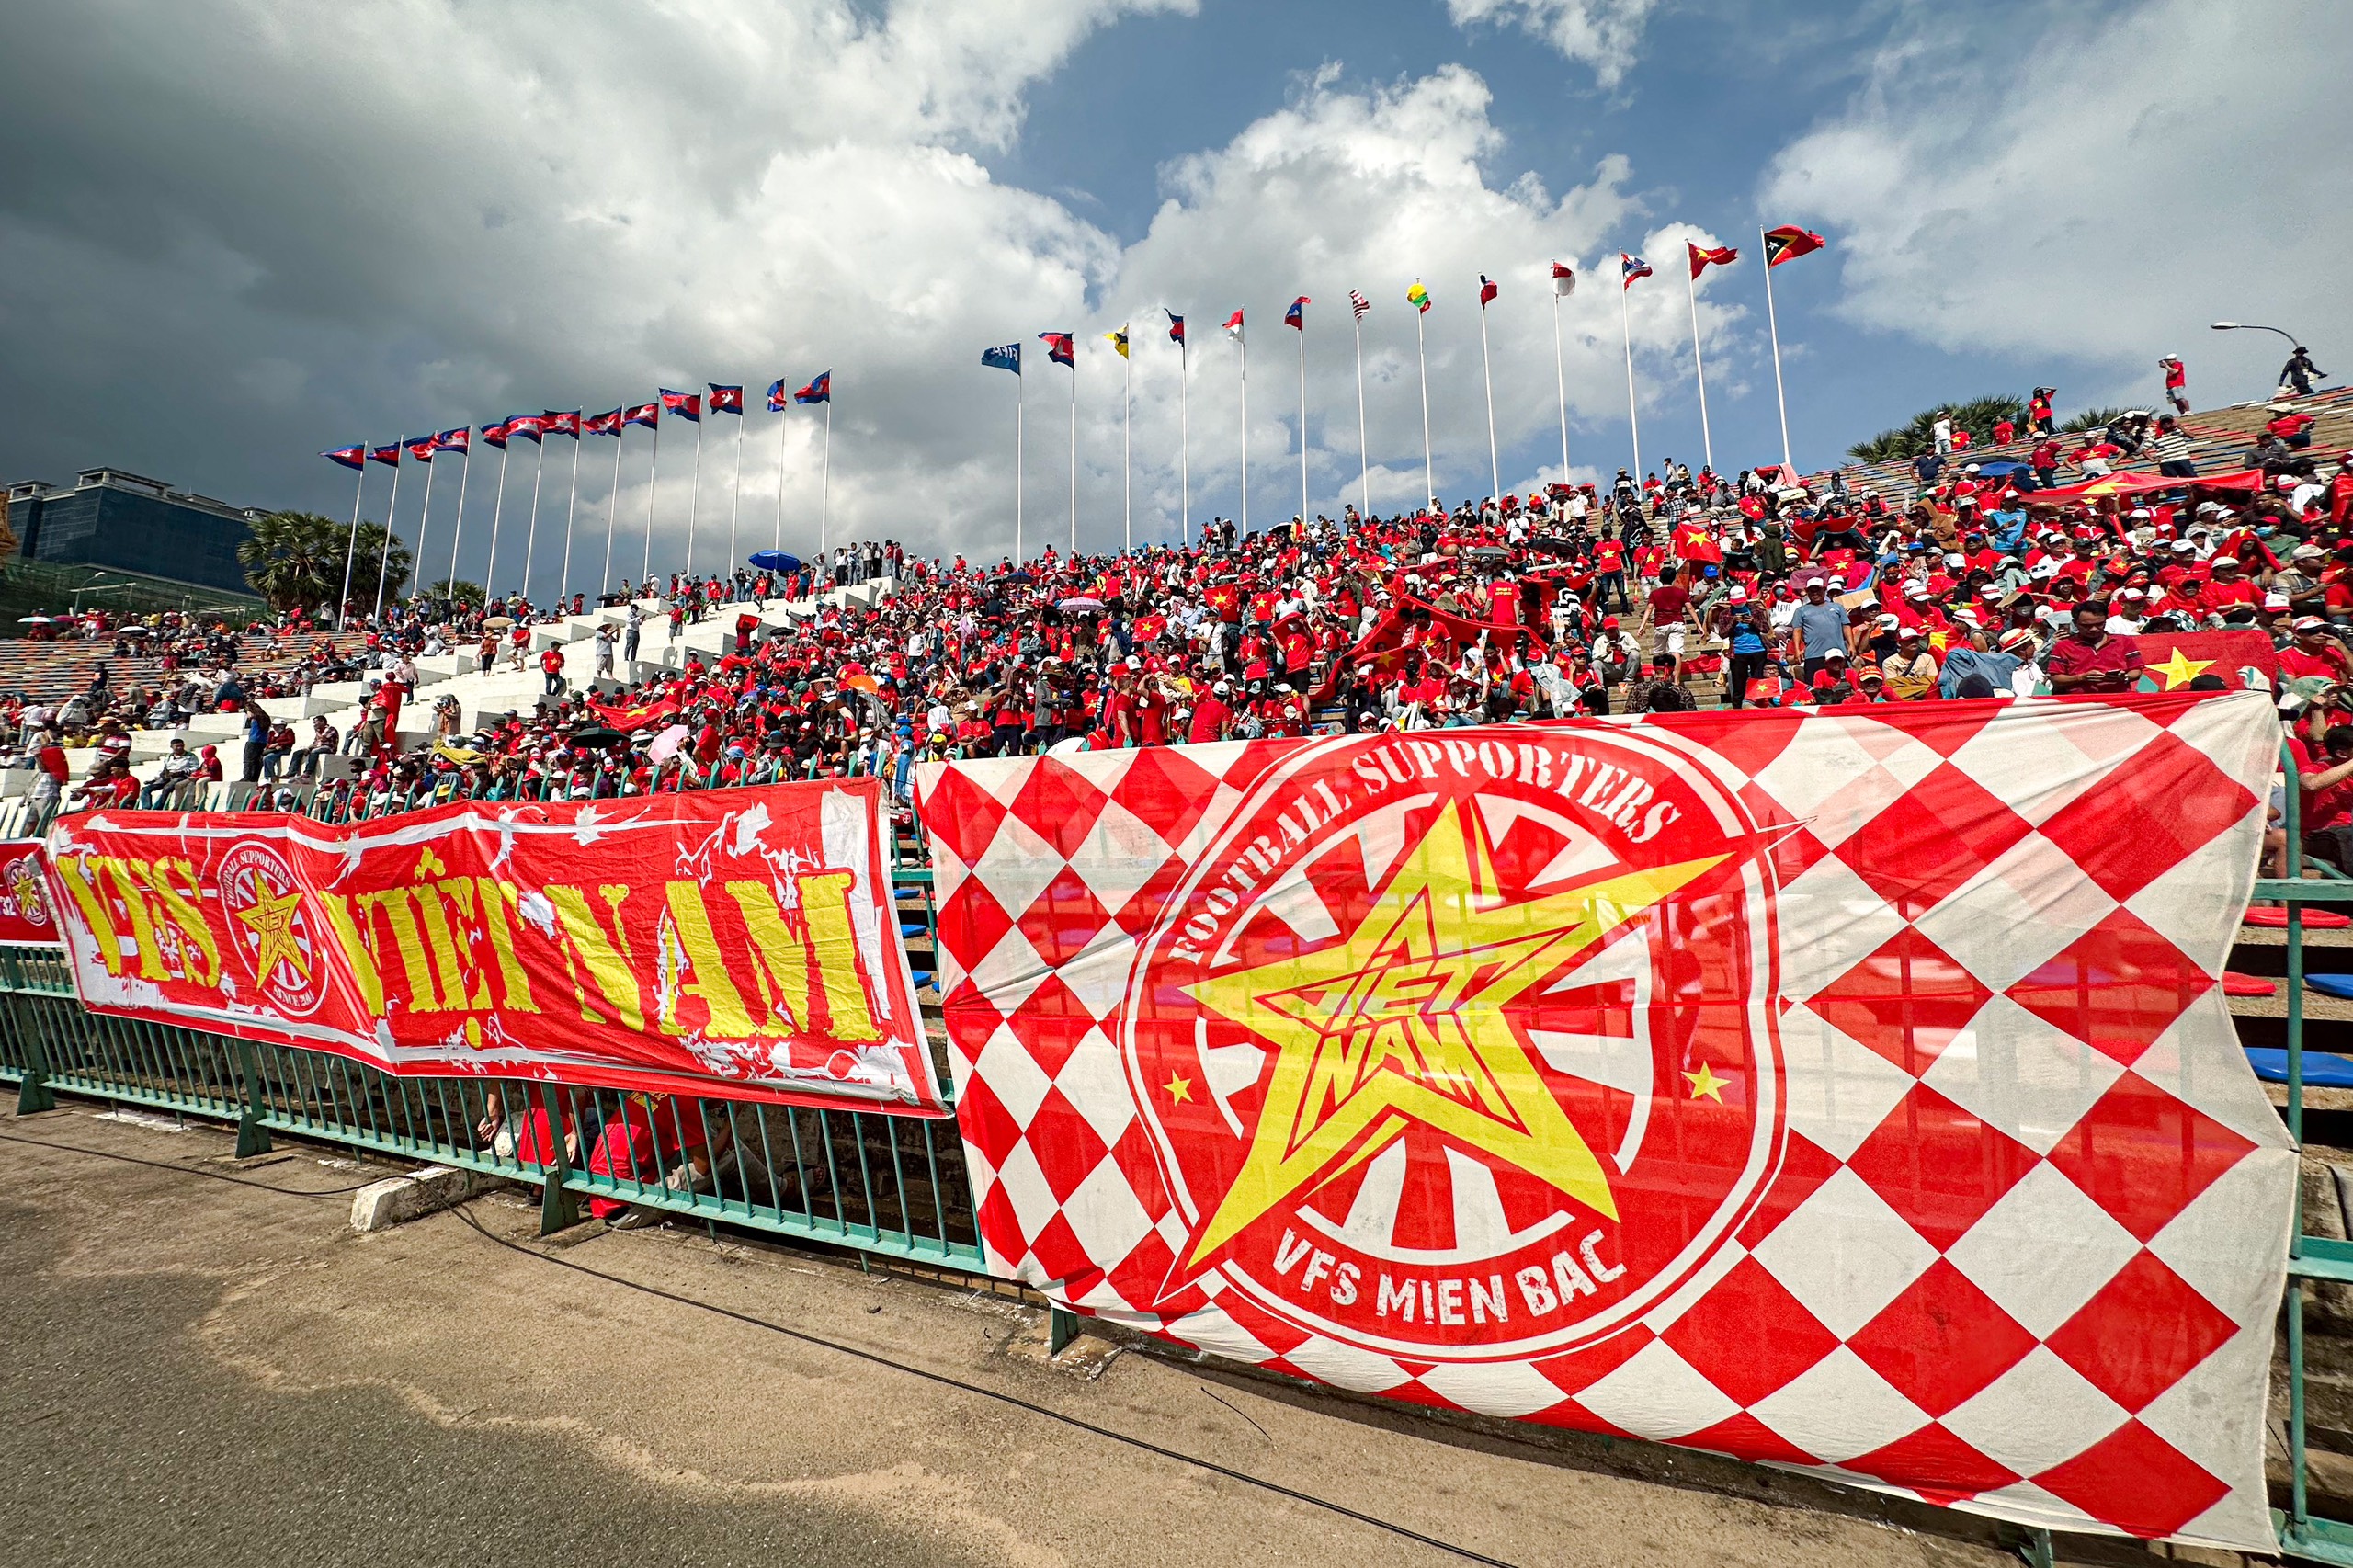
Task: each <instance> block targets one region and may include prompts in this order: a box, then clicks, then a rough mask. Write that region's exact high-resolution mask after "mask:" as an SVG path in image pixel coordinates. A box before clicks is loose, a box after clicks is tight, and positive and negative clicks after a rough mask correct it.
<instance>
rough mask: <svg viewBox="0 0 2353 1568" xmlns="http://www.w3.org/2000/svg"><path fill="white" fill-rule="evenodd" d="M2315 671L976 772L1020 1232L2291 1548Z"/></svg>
mask: <svg viewBox="0 0 2353 1568" xmlns="http://www.w3.org/2000/svg"><path fill="white" fill-rule="evenodd" d="M2277 744H2278V743H2277V735H2276V727H2275V721H2274V719H2273V716H2272V713H2271V709H2270V704H2269V702H2268V699H2267V698H2265V697H2264V696H2262V695H2259V694H2255V693H2235V694H2230V695H2220V696H2213V697H2207V698H2191V697H2188V696H2187V695H2184V696H2176V697H2135V698H2126V699H2117V700H2113V701H2104V702H2085V701H2068V702H2053V701H2044V700H2034V701H2019V702H2011V703H1995V702H1940V703H1921V704H1904V705H1900V706H1882V707H1873V708H1869V709H1841V710H1833V711H1830V712H1826V713H1822V714H1819V715H1814V714H1810V713H1806V712H1802V711H1789V712H1768V713H1744V714H1720V713H1709V714H1675V715H1665V716H1659V717H1652V718H1648V719H1643V720H1631V721H1628V720H1620V721H1610V720H1602V721H1595V722H1579V723H1573V724H1565V725H1547V726H1542V727H1536V726H1529V725H1518V726H1510V727H1505V728H1496V729H1464V730H1442V731H1429V732H1422V733H1407V734H1389V735H1373V736H1349V737H1339V738H1334V739H1326V740H1311V741H1283V742H1259V743H1250V744H1223V745H1211V746H1191V747H1159V748H1153V749H1148V750H1142V751H1120V752H1100V753H1087V754H1082V755H1079V756H1068V757H1038V758H1017V759H1006V760H1002V761H988V762H966V763H949V764H943V765H934V766H932V767H927V768H926V769H925V770H924V772H923V774H922V775H921V777H920V779H919V784H920V788H921V791H922V812H923V819H924V823H925V825H926V828H927V829H928V830H929V832H930V835H931V839H932V845H933V849H934V857H935V865H936V868H937V869H936V875H937V877H938V888H937V891H938V897H939V935H940V944H941V953H942V960H943V974H942V984H943V985H944V987H945V988H946V992H947V1010H948V1024H949V1035H950V1039H951V1040H952V1050H953V1054H954V1057H955V1061H956V1063H957V1066H958V1079H959V1085H960V1101H959V1106H958V1118H959V1123H960V1126H961V1130H962V1132H963V1137H964V1142H965V1148H966V1153H967V1156H968V1159H969V1161H970V1165H971V1169H972V1185H973V1192H974V1197H975V1201H976V1203H977V1205H978V1208H979V1214H980V1230H981V1239H982V1242H983V1245H984V1247H985V1249H986V1253H987V1257H988V1262H989V1266H990V1267H991V1268H992V1269H993V1270H994V1271H995V1272H996V1273H998V1274H1000V1275H1002V1276H1005V1277H1007V1278H1018V1279H1021V1280H1024V1281H1026V1282H1028V1283H1029V1284H1031V1285H1034V1286H1036V1287H1037V1288H1039V1289H1040V1290H1044V1291H1045V1292H1046V1293H1048V1294H1049V1295H1050V1296H1051V1297H1052V1298H1053V1299H1054V1300H1055V1301H1059V1302H1062V1303H1063V1304H1065V1305H1067V1306H1069V1307H1071V1308H1073V1309H1074V1310H1076V1311H1079V1312H1090V1313H1094V1314H1096V1315H1098V1316H1100V1317H1103V1318H1106V1319H1109V1320H1112V1321H1115V1322H1118V1323H1121V1324H1128V1325H1130V1326H1132V1327H1136V1328H1141V1329H1144V1330H1147V1331H1150V1332H1153V1333H1155V1334H1159V1335H1164V1336H1165V1337H1167V1338H1170V1339H1173V1340H1176V1341H1179V1342H1182V1343H1184V1344H1188V1345H1191V1346H1199V1347H1200V1348H1202V1349H1204V1350H1208V1351H1212V1352H1215V1353H1216V1354H1219V1355H1222V1356H1226V1357H1231V1358H1237V1359H1241V1360H1245V1361H1250V1362H1255V1363H1257V1364H1259V1365H1261V1366H1265V1367H1267V1368H1270V1369H1275V1370H1278V1371H1282V1372H1288V1373H1292V1374H1296V1375H1300V1376H1304V1377H1309V1378H1315V1379H1320V1380H1322V1381H1326V1382H1330V1383H1334V1384H1337V1385H1339V1386H1341V1387H1344V1388H1348V1389H1353V1390H1358V1391H1360V1392H1373V1393H1381V1394H1385V1395H1387V1396H1389V1397H1391V1398H1394V1399H1400V1400H1405V1401H1411V1402H1415V1403H1423V1404H1430V1405H1438V1406H1442V1407H1447V1408H1456V1409H1462V1410H1470V1411H1477V1412H1480V1413H1482V1414H1484V1415H1494V1416H1508V1417H1518V1418H1522V1419H1527V1420H1531V1421H1539V1422H1544V1423H1548V1424H1552V1425H1556V1426H1571V1427H1576V1428H1579V1429H1582V1430H1586V1431H1592V1432H1602V1433H1609V1434H1617V1435H1627V1436H1632V1437H1646V1438H1652V1439H1654V1440H1657V1441H1662V1442H1672V1443H1680V1444H1685V1445H1688V1446H1690V1447H1693V1448H1699V1449H1714V1450H1717V1451H1720V1452H1723V1453H1728V1454H1733V1455H1736V1456H1738V1457H1740V1458H1743V1459H1747V1460H1759V1461H1763V1462H1767V1463H1775V1464H1786V1465H1793V1466H1802V1467H1806V1468H1807V1469H1809V1470H1812V1471H1817V1472H1820V1473H1824V1474H1827V1475H1830V1476H1832V1477H1835V1478H1837V1479H1840V1480H1845V1481H1849V1482H1853V1483H1859V1484H1862V1485H1867V1486H1873V1487H1877V1488H1880V1489H1881V1490H1886V1491H1892V1492H1896V1493H1900V1494H1906V1495H1913V1496H1918V1497H1922V1498H1926V1499H1928V1500H1930V1501H1932V1502H1936V1503H1941V1504H1949V1505H1952V1506H1960V1507H1965V1508H1969V1509H1972V1510H1974V1511H1976V1512H1980V1513H1985V1514H1992V1515H1995V1516H1997V1517H2004V1518H2008V1519H2015V1520H2018V1521H2020V1522H2023V1523H2028V1524H2033V1525H2042V1526H2048V1527H2051V1528H2058V1529H2072V1530H2113V1531H2120V1532H2129V1533H2131V1534H2133V1535H2139V1536H2148V1537H2170V1538H2175V1539H2180V1540H2199V1541H2205V1542H2211V1543H2217V1544H2222V1545H2226V1546H2234V1547H2244V1548H2250V1549H2256V1550H2264V1549H2268V1547H2269V1545H2270V1543H2271V1532H2270V1527H2269V1521H2268V1514H2267V1512H2266V1508H2265V1496H2264V1489H2263V1453H2262V1447H2263V1410H2264V1391H2265V1376H2266V1369H2267V1368H2268V1364H2269V1360H2270V1355H2271V1339H2272V1321H2273V1316H2274V1313H2275V1311H2276V1309H2277V1307H2278V1304H2279V1296H2280V1290H2281V1288H2282V1284H2283V1279H2284V1259H2285V1255H2286V1240H2287V1235H2288V1230H2289V1225H2290V1218H2291V1208H2290V1206H2291V1204H2292V1203H2293V1201H2294V1198H2295V1164H2294V1156H2293V1153H2292V1152H2291V1150H2290V1147H2289V1143H2288V1140H2287V1137H2286V1135H2285V1132H2284V1131H2283V1129H2282V1128H2281V1126H2280V1124H2279V1118H2278V1117H2277V1116H2276V1115H2275V1114H2274V1112H2273V1110H2272V1108H2271V1107H2270V1106H2269V1105H2268V1103H2267V1102H2266V1100H2265V1098H2264V1096H2263V1093H2262V1091H2261V1089H2260V1088H2259V1086H2258V1085H2256V1080H2255V1078H2254V1075H2253V1074H2251V1073H2250V1072H2249V1071H2248V1068H2247V1065H2246V1062H2245V1059H2244V1058H2243V1056H2242V1055H2241V1053H2240V1051H2239V1049H2238V1046H2237V1043H2236V1040H2235V1038H2234V1034H2233V1031H2232V1027H2231V1022H2230V1019H2229V1017H2228V1016H2227V1014H2226V1013H2225V1011H2224V1006H2223V1001H2222V993H2221V991H2220V989H2219V986H2218V984H2217V976H2218V974H2219V973H2220V971H2221V970H2222V965H2223V961H2224V959H2225V955H2226V953H2227V951H2228V949H2229V946H2230V943H2231V940H2232V936H2233V932H2234V928H2235V926H2236V923H2237V920H2238V916H2239V913H2240V911H2241V910H2242V909H2243V908H2244V907H2245V903H2246V899H2247V895H2248V892H2249V889H2250V885H2251V882H2252V879H2253V877H2254V875H2255V869H2256V850H2257V847H2258V846H2259V844H2260V841H2261V836H2262V832H2263V824H2264V805H2263V795H2264V792H2265V790H2266V789H2267V787H2268V778H2269V776H2270V773H2271V769H2272V766H2273V756H2274V753H2275V749H2276V746H2277Z"/></svg>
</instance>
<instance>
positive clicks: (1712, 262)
mask: <svg viewBox="0 0 2353 1568" xmlns="http://www.w3.org/2000/svg"><path fill="white" fill-rule="evenodd" d="M1827 243H1828V242H1827V241H1825V240H1824V239H1823V237H1822V236H1821V235H1820V234H1817V233H1813V232H1811V231H1809V230H1806V229H1802V228H1799V227H1798V226H1797V225H1795V224H1793V223H1791V224H1784V225H1783V226H1781V227H1780V228H1778V229H1768V230H1766V231H1765V265H1766V266H1768V267H1779V266H1780V265H1781V263H1783V262H1785V261H1790V260H1794V259H1795V258H1797V257H1799V256H1805V255H1807V254H1809V253H1810V252H1813V251H1818V250H1820V249H1821V248H1822V247H1823V246H1824V244H1827ZM1685 248H1686V249H1687V250H1688V252H1689V253H1690V255H1689V261H1690V266H1691V276H1692V277H1693V278H1698V277H1699V274H1700V273H1701V272H1703V271H1705V270H1706V269H1707V268H1709V267H1729V266H1730V265H1731V264H1732V263H1733V262H1735V261H1738V260H1739V259H1740V252H1739V251H1738V250H1736V249H1734V248H1733V247H1732V246H1730V245H1719V246H1717V247H1715V248H1713V249H1706V248H1703V247H1701V246H1699V245H1697V244H1692V243H1690V242H1689V241H1686V242H1685ZM1618 267H1619V287H1620V288H1621V289H1631V288H1632V287H1633V286H1634V283H1635V280H1636V279H1637V278H1649V277H1652V276H1654V273H1653V269H1652V267H1651V264H1650V263H1649V262H1647V261H1644V260H1643V258H1642V257H1641V256H1635V255H1633V254H1632V253H1631V252H1628V251H1620V253H1619V255H1618ZM1576 286H1577V274H1576V269H1575V268H1574V267H1567V266H1563V264H1562V263H1560V262H1557V261H1556V262H1554V263H1552V292H1553V293H1554V294H1556V295H1568V294H1573V293H1574V292H1575V291H1576ZM1502 292H1503V290H1502V287H1501V286H1500V285H1499V284H1497V283H1496V282H1495V279H1494V278H1489V277H1488V276H1487V275H1486V274H1485V273H1481V274H1480V275H1479V308H1480V309H1481V310H1485V309H1486V308H1487V307H1488V306H1489V305H1491V304H1493V303H1494V302H1495V300H1496V298H1497V297H1498V296H1499V295H1500V294H1501V293H1502ZM1314 302H1315V301H1313V300H1311V299H1309V298H1308V297H1307V296H1306V295H1304V294H1302V295H1301V296H1300V297H1299V298H1297V299H1296V300H1293V301H1291V302H1290V308H1289V309H1287V310H1285V311H1284V312H1283V324H1284V325H1285V326H1288V327H1290V328H1291V329H1292V330H1294V331H1297V332H1304V331H1306V330H1307V307H1308V306H1310V305H1312V304H1313V303H1314ZM1405 302H1406V303H1407V304H1409V305H1411V306H1413V307H1414V309H1415V312H1417V313H1421V314H1427V313H1428V312H1429V309H1430V306H1431V304H1432V302H1433V301H1431V299H1430V291H1429V290H1427V289H1426V288H1424V287H1423V286H1422V283H1421V280H1420V279H1419V278H1416V279H1415V281H1414V283H1413V285H1412V287H1410V288H1408V289H1407V290H1405ZM1348 310H1349V312H1351V313H1352V314H1353V315H1354V316H1355V318H1356V320H1357V321H1358V322H1359V323H1361V322H1362V321H1363V320H1364V318H1365V317H1366V316H1367V315H1368V314H1370V312H1371V310H1372V301H1370V300H1368V299H1367V298H1365V296H1364V294H1363V293H1362V292H1361V291H1359V290H1355V289H1351V290H1348ZM1162 313H1163V314H1165V315H1166V316H1167V317H1168V340H1169V341H1170V342H1171V343H1176V344H1182V343H1183V342H1184V341H1185V318H1184V317H1183V316H1181V315H1178V314H1177V313H1176V312H1175V311H1164V312H1162ZM1242 318H1243V312H1240V311H1236V312H1233V314H1232V315H1231V316H1228V317H1227V318H1226V322H1225V331H1226V335H1227V336H1229V337H1231V338H1233V339H1234V340H1236V341H1237V342H1238V341H1240V339H1241V337H1242V334H1243V319H1242ZM1104 336H1105V337H1106V338H1108V339H1109V340H1110V342H1111V345H1112V347H1113V348H1115V349H1116V350H1117V351H1118V353H1119V355H1120V358H1122V359H1124V358H1127V357H1128V329H1127V328H1126V327H1125V326H1122V327H1120V329H1119V330H1118V331H1116V332H1107V333H1105V334H1104ZM1038 337H1039V340H1040V342H1042V343H1044V344H1045V345H1046V358H1048V359H1049V360H1051V361H1052V362H1053V363H1054V364H1057V365H1068V366H1071V367H1072V368H1073V369H1076V368H1077V360H1076V358H1075V355H1074V345H1075V335H1074V334H1072V333H1068V332H1041V333H1040V334H1039V335H1038ZM981 363H982V364H983V366H985V367H987V368H988V369H993V370H1010V371H1012V372H1013V373H1014V374H1015V375H1019V374H1020V373H1021V345H1020V344H1019V343H1017V342H1016V343H1004V344H999V345H998V346H997V347H994V348H984V349H983V350H982V351H981Z"/></svg>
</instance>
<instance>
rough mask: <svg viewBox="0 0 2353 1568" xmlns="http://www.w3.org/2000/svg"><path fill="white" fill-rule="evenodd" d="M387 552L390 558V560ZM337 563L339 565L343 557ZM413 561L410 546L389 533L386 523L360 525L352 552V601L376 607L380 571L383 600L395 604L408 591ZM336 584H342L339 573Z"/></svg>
mask: <svg viewBox="0 0 2353 1568" xmlns="http://www.w3.org/2000/svg"><path fill="white" fill-rule="evenodd" d="M388 555H389V557H390V559H389V560H387V556H388ZM336 564H337V566H338V567H340V565H341V561H340V559H338V561H337V562H336ZM412 564H413V558H412V557H411V556H410V554H409V551H408V546H406V545H404V544H403V543H402V542H401V541H400V540H399V539H398V538H397V537H395V536H394V535H392V534H390V533H387V532H386V531H385V529H384V525H383V524H381V523H362V524H360V525H359V537H358V540H356V541H355V544H354V548H353V550H352V552H351V602H352V603H353V604H354V605H355V606H358V607H359V608H362V609H367V608H373V607H374V605H375V603H376V583H377V574H378V573H379V572H381V574H382V575H383V585H384V602H385V603H386V604H390V603H392V601H393V600H394V599H397V598H399V597H401V595H402V594H403V593H404V592H405V591H406V590H407V586H408V574H409V568H410V566H411V565H412ZM336 585H337V586H338V587H340V586H341V580H340V573H339V572H338V574H337V584H336Z"/></svg>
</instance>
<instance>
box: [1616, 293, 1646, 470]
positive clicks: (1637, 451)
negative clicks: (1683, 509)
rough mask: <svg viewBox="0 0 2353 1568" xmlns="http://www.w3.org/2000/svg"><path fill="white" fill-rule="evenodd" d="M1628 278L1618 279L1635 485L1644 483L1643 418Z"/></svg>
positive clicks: (1619, 310)
mask: <svg viewBox="0 0 2353 1568" xmlns="http://www.w3.org/2000/svg"><path fill="white" fill-rule="evenodd" d="M1627 292H1628V290H1627V288H1626V280H1625V279H1624V278H1620V279H1619V280H1618V329H1619V332H1620V334H1621V335H1623V336H1624V338H1625V340H1626V426H1627V428H1628V429H1630V430H1631V431H1632V432H1633V436H1634V487H1635V489H1636V490H1637V491H1639V490H1640V489H1641V488H1642V483H1643V420H1642V415H1641V414H1640V413H1639V412H1638V411H1637V410H1636V409H1635V407H1634V325H1633V318H1632V316H1631V313H1630V312H1628V311H1627V308H1626V294H1627Z"/></svg>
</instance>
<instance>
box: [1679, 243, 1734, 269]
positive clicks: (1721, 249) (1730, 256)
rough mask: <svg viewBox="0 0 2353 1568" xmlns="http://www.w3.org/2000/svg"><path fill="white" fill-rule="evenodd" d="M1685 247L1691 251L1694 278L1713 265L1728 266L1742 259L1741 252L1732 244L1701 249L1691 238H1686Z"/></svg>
mask: <svg viewBox="0 0 2353 1568" xmlns="http://www.w3.org/2000/svg"><path fill="white" fill-rule="evenodd" d="M1683 248H1684V249H1685V250H1687V251H1689V252H1690V253H1691V276H1692V277H1694V278H1697V277H1699V274H1700V273H1702V272H1705V271H1706V270H1707V269H1708V268H1709V267H1728V266H1730V265H1731V264H1732V263H1733V262H1735V261H1738V260H1739V259H1740V253H1739V252H1738V251H1736V250H1734V249H1733V248H1732V246H1730V245H1719V246H1717V247H1716V248H1715V249H1714V250H1701V249H1700V248H1699V246H1698V245H1696V244H1692V243H1691V242H1690V241H1689V240H1686V241H1684V242H1683Z"/></svg>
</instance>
